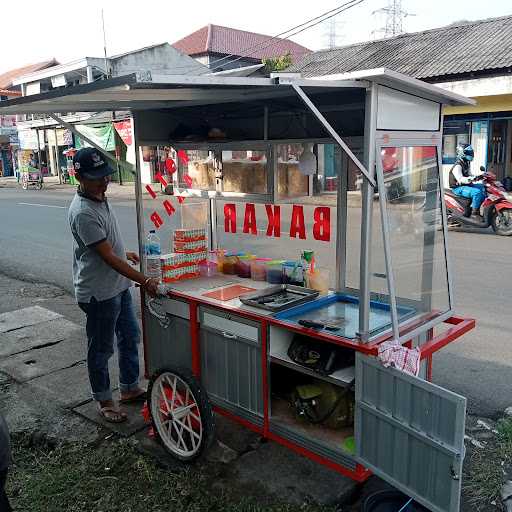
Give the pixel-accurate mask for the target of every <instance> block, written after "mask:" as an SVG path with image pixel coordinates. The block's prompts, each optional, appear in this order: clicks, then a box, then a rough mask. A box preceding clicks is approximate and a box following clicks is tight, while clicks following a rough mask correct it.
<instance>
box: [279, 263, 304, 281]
mask: <svg viewBox="0 0 512 512" xmlns="http://www.w3.org/2000/svg"><path fill="white" fill-rule="evenodd" d="M283 283H284V284H293V285H295V286H304V272H303V269H302V264H301V262H300V261H285V262H284V263H283Z"/></svg>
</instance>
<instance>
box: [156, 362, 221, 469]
mask: <svg viewBox="0 0 512 512" xmlns="http://www.w3.org/2000/svg"><path fill="white" fill-rule="evenodd" d="M148 397H149V410H150V412H151V420H152V422H153V428H154V430H155V432H156V435H157V436H158V438H159V440H160V442H161V443H162V444H163V446H164V448H165V449H166V450H167V451H168V452H169V453H170V454H171V455H173V456H174V457H176V458H177V459H180V460H182V461H191V460H194V459H195V458H197V457H199V456H200V455H201V454H202V452H203V451H204V450H205V448H207V447H208V446H209V445H210V444H211V442H212V441H213V433H214V429H215V421H214V417H213V411H212V408H211V406H210V402H209V401H208V397H207V395H206V391H205V390H204V389H203V387H202V386H201V384H200V383H199V382H198V380H197V379H196V378H195V377H194V376H193V375H192V373H191V372H190V371H189V370H186V369H184V368H166V369H163V370H160V371H159V372H157V373H156V374H155V375H154V376H153V377H152V379H151V382H150V385H149V389H148Z"/></svg>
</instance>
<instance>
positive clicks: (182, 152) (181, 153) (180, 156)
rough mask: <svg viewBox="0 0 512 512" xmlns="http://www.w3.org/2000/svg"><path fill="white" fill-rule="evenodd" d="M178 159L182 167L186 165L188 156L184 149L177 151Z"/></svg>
mask: <svg viewBox="0 0 512 512" xmlns="http://www.w3.org/2000/svg"><path fill="white" fill-rule="evenodd" d="M178 159H179V161H180V162H181V163H182V164H183V165H187V164H188V155H187V152H186V151H185V150H184V149H180V150H179V151H178Z"/></svg>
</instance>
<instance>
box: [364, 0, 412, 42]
mask: <svg viewBox="0 0 512 512" xmlns="http://www.w3.org/2000/svg"><path fill="white" fill-rule="evenodd" d="M372 14H384V15H385V16H386V21H385V24H384V26H383V27H381V28H379V29H377V30H374V31H373V32H372V34H373V35H379V36H383V37H393V36H398V35H400V34H403V33H404V32H405V30H404V19H405V18H406V17H407V16H414V14H412V13H410V12H407V11H404V10H403V9H402V0H388V5H387V6H386V7H382V8H381V9H377V10H376V11H374V12H373V13H372Z"/></svg>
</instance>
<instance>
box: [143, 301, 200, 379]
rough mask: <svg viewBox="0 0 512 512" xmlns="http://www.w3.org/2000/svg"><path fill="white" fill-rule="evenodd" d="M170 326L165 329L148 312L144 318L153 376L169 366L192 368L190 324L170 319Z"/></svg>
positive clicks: (148, 355) (178, 319)
mask: <svg viewBox="0 0 512 512" xmlns="http://www.w3.org/2000/svg"><path fill="white" fill-rule="evenodd" d="M170 321H171V323H170V325H169V327H168V328H167V329H164V328H163V327H162V326H161V325H160V324H159V322H158V320H157V319H156V318H155V317H154V316H153V315H152V314H151V313H149V312H148V311H147V310H146V311H145V316H144V328H145V331H146V332H145V335H146V352H145V357H146V362H147V365H148V371H149V373H150V375H151V374H153V373H155V372H156V371H157V370H160V369H162V368H165V367H168V366H175V367H176V366H179V367H182V368H188V369H191V368H192V349H191V345H190V322H189V321H188V320H184V319H182V318H180V317H175V316H172V317H170Z"/></svg>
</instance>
